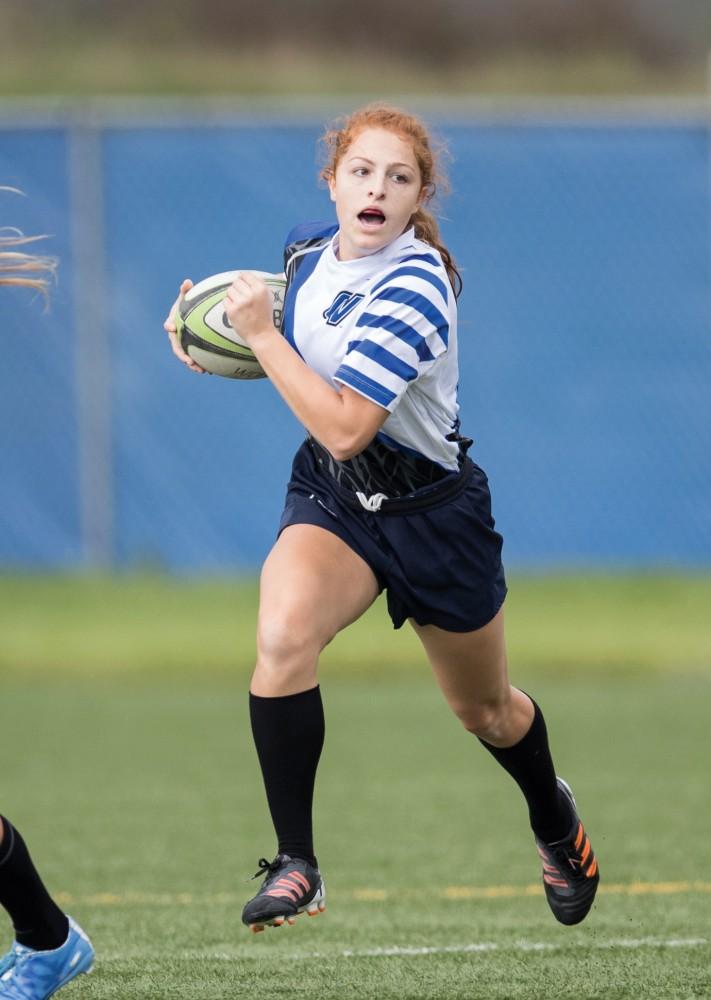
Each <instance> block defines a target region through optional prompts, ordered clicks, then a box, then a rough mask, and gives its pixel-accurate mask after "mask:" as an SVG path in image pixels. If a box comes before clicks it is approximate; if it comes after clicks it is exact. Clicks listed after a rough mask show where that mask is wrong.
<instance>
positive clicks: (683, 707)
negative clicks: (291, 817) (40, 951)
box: [2, 673, 711, 1000]
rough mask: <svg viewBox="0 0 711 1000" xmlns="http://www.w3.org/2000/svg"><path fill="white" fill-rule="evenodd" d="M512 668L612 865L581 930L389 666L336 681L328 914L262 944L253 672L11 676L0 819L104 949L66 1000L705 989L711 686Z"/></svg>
mask: <svg viewBox="0 0 711 1000" xmlns="http://www.w3.org/2000/svg"><path fill="white" fill-rule="evenodd" d="M526 682H527V684H528V687H529V689H530V690H531V691H532V693H534V694H535V695H536V697H537V698H538V700H539V701H540V702H541V704H542V705H543V706H544V708H545V711H546V715H547V719H548V723H549V728H550V730H551V733H552V741H553V748H554V753H555V756H556V759H557V761H558V766H559V768H560V770H561V771H562V773H564V774H565V775H566V776H568V777H569V778H570V780H571V781H572V782H573V784H574V786H575V788H576V790H577V794H578V798H579V801H580V803H581V807H582V812H583V815H584V818H585V821H586V824H587V826H588V828H589V830H590V832H591V834H592V837H593V840H594V843H595V848H596V851H597V852H598V855H599V858H600V861H601V869H602V873H603V883H602V889H601V892H600V894H599V897H598V900H597V902H596V905H595V908H594V910H593V912H592V913H591V915H590V916H589V918H588V920H587V921H586V922H585V924H583V925H581V926H580V927H577V928H563V927H561V926H560V925H558V924H556V923H555V921H554V920H553V919H552V917H551V916H550V914H549V912H548V910H547V907H546V904H545V902H544V900H543V896H542V891H539V890H529V887H531V886H533V885H535V883H536V882H537V881H538V877H539V871H538V862H537V858H536V854H535V851H534V849H533V845H532V842H531V838H530V834H529V832H528V831H527V826H526V820H525V813H524V808H523V805H522V802H521V801H520V797H519V794H518V792H517V790H516V789H515V787H514V786H513V783H512V782H511V781H510V780H508V779H507V778H506V776H505V775H503V774H502V773H501V772H500V771H499V769H498V768H497V766H496V764H495V763H494V761H493V760H492V759H491V758H490V757H489V756H488V755H487V754H485V753H484V752H483V751H482V750H481V749H480V748H479V747H478V745H477V744H476V741H474V740H473V739H472V738H471V737H469V736H467V734H466V733H464V732H463V731H461V730H460V729H459V727H458V725H457V724H456V723H455V722H454V720H453V719H452V718H451V717H450V715H449V713H448V712H447V710H446V708H445V706H444V704H443V702H442V699H441V698H440V697H439V695H438V694H437V692H436V690H435V689H434V686H433V684H432V683H431V682H430V680H429V679H428V678H426V677H425V676H418V675H417V674H416V673H413V674H412V675H411V676H410V675H405V674H404V673H403V674H399V675H398V674H391V675H389V676H388V675H385V676H382V677H377V676H375V675H374V676H373V677H371V678H367V677H361V678H359V677H354V676H331V677H329V678H328V679H327V680H326V681H325V682H324V684H323V688H324V699H325V704H326V711H327V720H328V721H327V730H328V732H327V744H326V749H325V752H324V757H323V759H322V764H321V768H320V775H319V785H318V793H317V805H316V828H317V832H318V850H319V857H320V861H321V865H322V868H323V870H324V872H325V874H326V878H327V887H328V894H329V895H328V909H327V912H326V914H325V915H324V916H323V917H319V918H318V919H315V920H309V919H307V918H306V917H302V918H300V920H299V921H297V924H296V926H295V927H293V928H282V929H280V930H269V931H267V932H266V933H264V934H262V935H259V936H257V937H254V936H252V935H249V934H248V933H247V932H246V930H245V929H244V928H243V927H241V925H240V923H239V913H240V908H241V905H242V903H243V901H244V900H245V899H246V898H247V897H248V896H249V895H250V894H251V893H252V890H253V888H254V885H255V883H252V884H250V885H246V884H245V883H244V879H245V878H246V877H247V876H248V875H250V874H251V873H252V872H253V871H254V870H255V869H256V859H257V857H259V856H260V854H269V853H270V852H271V851H272V849H273V843H272V836H271V833H270V827H269V822H268V817H267V814H266V809H265V806H264V803H263V795H262V790H261V786H260V781H259V777H258V773H257V767H256V762H255V758H254V751H253V749H252V747H251V741H250V736H249V731H248V722H247V712H246V699H245V696H244V690H243V687H244V685H243V683H242V682H241V681H239V680H235V681H230V680H228V679H226V678H221V677H219V676H214V675H213V676H207V677H206V678H205V679H203V680H200V679H199V678H197V677H195V678H192V679H190V678H187V677H183V678H182V679H177V680H173V681H171V682H170V683H168V682H167V681H162V682H161V681H160V680H158V679H153V680H151V681H145V680H141V679H139V678H138V677H136V676H135V675H134V676H132V677H124V678H119V677H112V678H108V679H103V680H87V679H78V678H76V677H75V678H73V679H54V680H48V679H46V678H45V679H42V680H40V679H38V678H35V679H34V680H33V679H28V678H24V679H23V678H20V677H18V676H15V677H12V678H6V681H5V684H4V690H3V730H4V732H3V747H4V761H5V767H4V769H3V770H4V773H3V795H2V809H3V811H5V812H6V813H7V814H8V815H9V816H10V817H11V818H13V819H14V821H15V822H16V824H17V825H18V827H19V828H20V829H21V830H22V831H23V832H24V834H25V836H26V838H27V839H28V841H29V843H30V845H31V848H32V850H33V852H34V855H35V857H36V859H37V861H38V863H39V865H40V867H41V869H42V871H43V873H44V875H45V877H46V880H47V882H48V883H49V885H50V887H51V889H52V890H53V891H54V892H55V893H56V894H57V895H58V896H59V898H60V900H61V901H62V903H63V904H64V905H65V906H66V908H67V909H68V910H69V912H71V913H72V914H73V915H74V916H76V917H77V918H78V919H79V920H80V921H81V922H82V924H83V925H84V926H85V927H86V928H87V929H88V930H89V932H90V933H91V935H92V937H93V939H94V942H95V945H96V947H97V951H98V962H97V968H96V971H95V973H94V974H93V975H92V976H90V977H86V978H82V980H81V981H80V982H78V983H77V984H76V985H74V986H72V987H71V992H70V991H69V990H68V991H67V996H73V997H75V998H76V1000H81V998H87V1000H88V998H92V1000H99V998H102V1000H103V998H119V997H120V998H122V1000H123V998H142V1000H143V998H145V1000H149V998H150V1000H153V998H155V1000H158V998H186V1000H187V998H190V1000H198V998H199V1000H202V998H205V1000H218V998H228V997H254V998H255V1000H257V998H259V1000H272V998H274V1000H276V998H286V997H301V996H304V997H309V998H311V1000H322V998H324V1000H325V998H329V1000H341V998H342V1000H351V998H352V1000H373V998H383V1000H386V998H387V1000H389V998H392V1000H395V998H403V997H404V998H422V1000H433V998H441V1000H453V998H462V1000H464V998H467V1000H475V998H482V1000H483V998H487V1000H489V998H507V1000H509V998H516V1000H522V998H526V1000H534V998H535V1000H539V998H543V997H545V998H555V997H566V998H571V1000H572V998H574V1000H583V998H593V997H595V998H600V1000H602V998H605V1000H610V998H639V997H644V998H660V1000H661V998H664V1000H670V998H690V997H702V996H708V995H709V989H710V988H711V977H710V974H709V959H710V958H711V954H710V949H709V944H708V938H709V934H708V906H709V890H710V889H711V883H710V882H709V880H708V876H707V873H708V870H709V861H710V860H711V858H710V856H709V855H710V849H709V846H708V837H707V826H708V814H707V813H704V810H705V809H707V784H708V774H707V760H706V756H707V755H706V754H705V753H704V752H702V748H703V747H704V746H706V745H707V742H708V736H707V734H708V718H707V716H708V697H709V694H710V693H711V691H710V690H709V688H710V687H711V683H710V679H709V677H708V676H700V675H697V676H687V675H685V674H683V673H677V674H675V675H670V676H659V675H657V676H654V675H652V676H650V677H649V678H647V679H645V680H640V679H638V678H635V677H631V676H626V677H618V678H613V677H606V678H604V680H600V679H598V678H596V677H591V676H589V675H585V674H577V675H576V674H573V675H571V676H570V677H569V678H568V679H567V680H566V681H565V682H564V683H563V682H562V681H560V680H557V679H554V678H550V677H548V678H541V677H538V678H536V677H535V676H534V675H531V676H528V677H526ZM634 883H642V884H643V887H646V889H647V891H646V892H644V893H642V892H640V891H639V888H638V891H637V892H634V891H632V890H633V886H634ZM659 883H676V885H674V886H667V890H668V891H666V892H664V891H662V889H663V887H662V886H660V885H659ZM679 883H689V884H688V885H683V884H681V885H680V884H679ZM492 887H493V888H496V887H499V888H498V894H493V893H490V894H489V895H487V893H486V892H484V891H483V890H486V889H487V888H489V889H491V888H492ZM501 887H504V888H505V889H506V888H507V889H508V893H509V895H506V894H505V893H503V892H502V888H501ZM477 890H478V891H477ZM8 937H9V934H8ZM699 939H701V940H702V941H705V943H701V944H699V943H698V941H699ZM674 941H676V942H686V943H681V944H680V943H677V944H671V943H668V942H674ZM693 941H695V942H697V943H691V942H693ZM467 947H469V948H470V949H474V948H478V949H479V950H470V951H468V952H467V951H466V950H462V949H466V948H467ZM377 949H385V950H386V951H387V950H388V949H391V950H392V949H396V950H397V949H401V950H403V949H404V950H405V951H407V950H408V949H432V950H431V951H429V952H427V953H421V954H412V953H410V954H407V953H405V954H397V953H391V954H389V955H388V954H380V955H377V954H372V952H373V951H374V950H377ZM438 949H441V951H438ZM445 949H459V950H450V951H446V950H445ZM348 952H350V954H347V953H348ZM369 953H370V954H369ZM316 956H317V957H316Z"/></svg>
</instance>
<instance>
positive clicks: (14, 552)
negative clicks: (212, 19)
mask: <svg viewBox="0 0 711 1000" xmlns="http://www.w3.org/2000/svg"><path fill="white" fill-rule="evenodd" d="M0 185H5V186H12V187H15V188H18V189H20V190H22V191H23V192H24V196H23V197H20V196H17V195H14V194H11V193H10V192H0V211H1V215H0V226H3V227H5V226H7V227H15V228H18V229H21V230H22V231H23V232H25V233H26V234H27V235H39V234H43V233H46V234H49V235H51V237H52V238H51V239H50V240H47V241H44V242H42V243H38V244H36V245H35V248H36V250H37V251H38V252H41V253H51V254H53V255H56V256H58V257H60V258H61V260H62V267H61V270H60V272H59V276H58V283H57V286H56V288H54V289H53V292H52V302H51V307H50V308H49V309H48V310H47V311H45V310H44V306H43V303H42V300H41V296H39V295H37V294H36V293H33V292H28V291H27V290H25V289H19V288H2V289H0V317H1V324H0V325H1V327H2V329H1V331H0V335H1V337H2V363H1V364H0V440H1V441H2V446H1V447H0V452H1V454H2V474H1V475H0V566H2V565H6V566H24V567H29V566H32V567H45V566H51V567H64V566H71V565H74V564H76V563H78V562H79V561H81V558H82V538H81V526H80V522H81V516H80V497H79V485H78V457H77V448H78V442H77V431H76V408H75V402H76V400H75V391H74V379H75V368H74V365H75V357H74V338H73V312H72V231H71V225H72V216H71V212H70V204H69V191H68V177H67V137H66V133H65V131H64V130H63V129H59V128H49V129H41V130H38V129H5V130H3V129H0ZM28 249H29V248H28Z"/></svg>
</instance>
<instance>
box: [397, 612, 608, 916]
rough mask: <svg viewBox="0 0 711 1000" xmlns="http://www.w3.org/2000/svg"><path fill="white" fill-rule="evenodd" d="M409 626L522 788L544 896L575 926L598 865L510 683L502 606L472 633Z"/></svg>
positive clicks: (538, 717) (536, 715)
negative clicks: (539, 861)
mask: <svg viewBox="0 0 711 1000" xmlns="http://www.w3.org/2000/svg"><path fill="white" fill-rule="evenodd" d="M413 627H414V629H415V631H416V633H417V635H418V636H419V638H420V640H421V641H422V644H423V646H424V647H425V650H426V652H427V655H428V657H429V660H430V662H431V664H432V668H433V670H434V673H435V676H436V678H437V681H438V683H439V686H440V688H441V689H442V692H443V694H444V696H445V698H446V699H447V702H448V704H449V706H450V707H451V709H452V710H453V711H454V713H455V714H456V715H457V717H458V718H459V719H460V720H461V722H462V724H463V725H464V727H465V728H466V729H467V730H468V731H469V732H471V733H473V734H474V735H475V736H477V737H478V738H479V741H480V742H481V743H482V745H483V746H484V747H486V749H487V750H488V751H489V752H490V753H491V754H492V756H493V757H495V759H496V760H497V761H498V762H499V764H501V766H502V767H503V768H505V770H506V771H508V773H509V774H510V775H511V776H512V777H513V778H514V780H515V781H516V782H517V784H518V785H519V787H520V789H521V791H522V792H523V794H524V797H525V799H526V803H527V805H528V810H529V818H530V823H531V827H532V829H533V832H534V834H535V837H536V842H537V845H538V848H539V852H540V853H541V855H542V857H543V862H544V883H545V888H546V895H547V897H548V901H549V903H550V905H551V908H552V909H553V912H554V914H555V915H556V917H557V919H559V920H561V921H562V922H563V923H577V922H578V921H579V920H582V919H583V917H584V916H585V914H586V913H587V912H588V910H589V908H590V906H591V905H592V900H593V898H594V895H595V889H596V887H597V882H598V872H597V863H596V862H595V859H594V855H593V853H592V850H591V848H590V844H589V841H588V839H587V837H586V836H585V834H584V831H583V829H582V825H581V824H580V821H579V820H578V817H577V813H576V811H575V802H574V800H573V798H572V794H571V793H570V790H569V789H568V787H567V785H565V783H564V782H561V780H560V779H558V778H557V777H556V773H555V768H554V766H553V761H552V758H551V752H550V748H549V745H548V735H547V731H546V724H545V721H544V718H543V714H542V713H541V710H540V708H539V707H538V705H536V704H535V702H534V701H533V700H532V699H531V698H530V697H529V696H528V695H526V694H524V692H523V691H519V690H518V689H517V688H514V687H512V686H511V684H510V683H509V679H508V669H507V660H506V644H505V640H504V615H503V609H502V610H501V611H499V613H498V614H497V615H496V616H495V617H494V618H493V619H492V620H491V621H490V622H489V623H488V624H487V625H485V626H484V627H483V628H480V629H477V630H476V631H474V632H465V633H456V632H446V631H444V630H442V629H439V628H436V627H435V626H433V625H426V626H420V625H417V624H416V623H413ZM561 845H562V846H561ZM561 867H562V872H561ZM571 873H572V875H573V876H574V879H573V881H571V878H570V875H571ZM578 875H579V876H580V878H578Z"/></svg>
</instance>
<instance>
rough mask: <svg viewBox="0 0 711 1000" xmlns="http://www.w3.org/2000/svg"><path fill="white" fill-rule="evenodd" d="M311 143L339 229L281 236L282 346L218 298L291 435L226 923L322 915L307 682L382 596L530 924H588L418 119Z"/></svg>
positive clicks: (262, 618) (588, 863) (378, 122)
mask: <svg viewBox="0 0 711 1000" xmlns="http://www.w3.org/2000/svg"><path fill="white" fill-rule="evenodd" d="M325 141H326V147H327V149H328V153H329V156H328V162H327V164H326V166H325V168H324V170H323V173H322V177H323V179H324V180H325V181H326V182H327V184H328V188H329V191H330V195H331V199H332V201H334V202H335V208H336V216H337V223H336V224H333V225H329V224H321V223H316V224H309V225H301V226H298V227H297V228H296V229H295V230H293V231H292V233H291V234H290V235H289V237H288V239H287V244H286V252H285V271H286V277H287V292H286V298H285V308H284V321H283V329H282V330H281V331H280V330H277V329H275V328H274V326H273V325H272V311H271V305H270V297H269V293H268V290H267V288H266V286H265V284H264V283H263V281H261V280H260V279H259V278H257V277H256V276H254V275H251V274H249V273H242V274H240V275H239V276H238V278H237V279H236V281H235V282H234V284H233V285H232V286H231V288H230V289H229V291H228V293H227V297H226V299H225V309H226V312H227V316H228V318H229V320H230V322H231V324H232V326H233V327H234V329H235V330H236V331H238V332H239V334H240V335H241V336H242V337H244V339H245V340H246V341H247V342H248V343H249V345H250V347H251V348H252V350H253V351H254V353H255V354H256V356H257V358H258V359H259V361H260V364H261V365H262V367H263V368H264V370H265V372H266V373H267V375H268V376H269V378H270V379H271V381H272V384H273V385H274V387H275V388H276V389H277V391H278V392H279V393H280V394H281V396H282V397H283V399H284V400H285V402H286V403H287V405H288V406H289V407H290V408H291V410H292V412H293V413H294V415H295V416H296V418H297V419H298V420H299V421H300V422H301V423H302V424H303V425H304V427H305V429H306V432H307V438H306V440H305V441H304V443H303V445H302V446H301V447H300V449H299V450H298V452H297V454H296V457H295V459H294V464H293V469H292V475H291V481H290V482H289V486H288V491H287V497H286V504H285V508H284V512H283V515H282V519H281V524H280V529H279V535H278V539H277V541H276V543H275V545H274V547H273V549H272V551H271V552H270V554H269V556H268V558H267V560H266V562H265V564H264V567H263V570H262V576H261V587H260V608H259V619H258V630H257V663H256V668H255V671H254V676H253V678H252V684H251V690H250V714H251V721H252V730H253V734H254V740H255V744H256V748H257V754H258V757H259V761H260V765H261V769H262V773H263V777H264V783H265V787H266V794H267V800H268V803H269V808H270V811H271V816H272V820H273V822H274V827H275V830H276V835H277V840H278V852H277V855H276V857H275V858H274V860H273V861H271V862H269V861H267V860H266V859H262V860H261V861H260V872H258V873H257V874H258V875H260V874H262V873H263V874H264V876H265V877H264V879H263V882H262V885H261V888H260V889H259V892H258V893H257V894H256V896H254V898H253V899H251V900H250V901H249V902H248V903H247V905H246V906H245V908H244V912H243V915H242V919H243V921H244V922H245V923H246V924H247V925H248V926H250V927H251V928H252V930H254V931H259V930H262V929H263V928H264V926H265V925H272V926H280V925H281V924H283V923H284V922H285V921H286V922H288V923H292V922H293V920H294V917H295V916H296V915H297V914H298V913H301V912H304V911H306V912H308V913H312V914H313V913H317V912H318V911H319V910H320V909H323V907H324V896H325V893H324V882H323V878H322V876H321V873H320V872H319V869H318V865H317V861H316V856H315V853H314V847H313V837H312V823H311V806H312V798H313V789H314V780H315V776H316V768H317V765H318V761H319V757H320V754H321V748H322V745H323V738H324V717H323V708H322V704H321V695H320V691H319V687H318V683H317V664H318V659H319V654H320V652H321V650H322V649H323V648H324V647H325V646H326V644H327V643H328V642H330V640H331V639H332V638H333V637H334V636H335V635H336V633H337V632H339V631H340V630H341V629H343V628H345V627H346V626H347V625H349V624H350V623H351V622H353V621H355V620H356V619H357V618H359V617H360V615H362V614H363V612H364V611H365V610H366V609H367V608H368V607H369V606H370V605H371V604H372V603H373V601H374V600H375V598H376V597H377V596H378V594H379V593H380V592H381V591H382V590H385V591H386V593H387V603H388V611H389V613H390V616H391V618H392V621H393V624H394V626H395V628H399V627H400V626H401V625H402V624H403V623H404V622H405V621H409V623H410V624H411V626H412V628H413V629H414V630H415V632H416V633H417V635H418V637H419V639H420V640H421V642H422V645H423V646H424V649H425V652H426V654H427V656H428V658H429V660H430V662H431V664H432V668H433V670H434V673H435V676H436V678H437V681H438V683H439V685H440V687H441V688H442V691H443V693H444V695H445V698H446V700H447V702H448V703H449V705H450V707H451V709H452V711H453V712H454V713H455V715H456V716H457V717H458V718H459V719H460V721H461V722H462V723H463V725H464V726H465V727H466V729H467V730H469V732H471V733H473V734H474V735H475V736H477V737H478V739H479V740H480V742H481V743H482V745H483V746H484V747H485V748H486V749H487V750H488V751H489V752H490V753H491V754H492V755H493V756H494V757H495V758H496V760H497V761H498V762H499V763H500V764H501V766H502V767H503V768H504V769H505V770H506V771H508V773H509V774H510V775H511V776H512V777H513V779H514V780H515V781H516V782H517V783H518V785H519V787H520V789H521V791H522V793H523V795H524V797H525V799H526V802H527V805H528V810H529V816H530V823H531V827H532V829H533V832H534V836H535V842H536V845H537V848H538V852H539V854H540V856H541V859H542V861H543V883H544V888H545V892H546V896H547V899H548V902H549V904H550V907H551V909H552V911H553V913H554V915H555V916H556V918H557V919H558V920H559V921H561V922H562V923H564V924H575V923H578V922H579V921H580V920H582V919H583V918H584V917H585V915H586V914H587V913H588V911H589V909H590V907H591V905H592V902H593V899H594V896H595V892H596V889H597V884H598V879H599V875H598V869H597V862H596V860H595V857H594V854H593V852H592V849H591V847H590V841H589V839H588V837H587V835H586V834H585V831H584V829H583V826H582V824H581V822H580V820H579V818H578V815H577V811H576V806H575V801H574V799H573V796H572V793H571V791H570V789H569V787H568V785H567V784H566V783H565V782H564V781H563V780H562V779H561V778H557V777H556V773H555V769H554V767H553V761H552V760H551V754H550V750H549V746H548V739H547V734H546V726H545V722H544V719H543V715H542V713H541V710H540V708H539V707H538V706H537V705H536V704H535V702H534V701H533V700H532V699H531V698H530V697H529V696H528V695H526V694H524V693H523V692H522V691H520V690H518V689H517V688H515V687H512V686H511V684H510V683H509V679H508V674H507V663H506V648H505V643H504V615H503V610H502V606H503V603H504V598H505V595H506V584H505V581H504V573H503V569H502V565H501V545H502V539H501V536H500V535H499V534H498V533H497V532H496V531H495V529H494V520H493V518H492V516H491V506H490V496H489V489H488V484H487V479H486V476H485V475H484V473H483V472H482V470H481V469H480V468H479V467H478V466H477V465H475V464H474V463H473V462H472V461H471V459H470V458H469V457H468V456H467V449H468V448H469V446H470V445H471V441H470V440H469V439H467V438H465V437H463V436H462V435H461V434H460V433H459V407H458V402H457V383H458V367H457V302H456V299H457V294H458V293H459V291H460V290H461V280H460V276H459V273H458V271H457V268H456V266H455V264H454V261H453V259H452V256H451V254H450V253H449V251H448V250H447V248H446V247H445V246H443V244H442V241H441V239H440V236H439V232H438V227H437V223H436V221H435V219H434V217H433V215H432V214H431V213H430V212H429V211H428V210H427V204H428V202H429V201H430V200H431V198H432V197H433V195H434V193H435V188H436V184H437V183H438V180H439V178H438V175H437V166H436V163H435V157H434V155H433V151H432V147H431V143H430V140H429V137H428V134H427V131H426V129H425V128H424V126H423V124H422V123H421V122H420V121H419V120H418V119H417V118H414V117H413V116H411V115H408V114H405V113H403V112H401V111H399V110H398V109H395V108H391V107H388V106H384V105H370V106H368V107H366V108H364V109H362V110H360V111H357V112H355V113H354V114H353V115H351V116H350V118H348V119H347V120H346V121H345V122H344V124H343V125H342V126H341V127H339V128H336V129H334V130H331V131H329V132H328V133H327V134H326V136H325ZM189 287H190V282H184V283H183V285H182V287H181V294H184V293H185V291H186V290H187V289H188V288H189ZM174 308H175V307H174ZM172 315H173V312H172V311H171V316H172ZM165 325H166V329H167V331H168V333H169V335H170V338H171V342H172V347H173V350H174V352H175V353H176V355H177V356H178V357H179V358H180V359H181V360H182V361H183V362H184V363H185V364H187V365H188V366H189V367H190V368H192V369H193V370H197V371H199V370H200V368H199V366H197V365H196V364H195V363H194V362H192V361H191V359H190V358H188V357H187V356H186V355H185V354H184V353H183V351H182V350H181V348H180V346H179V344H178V343H177V341H176V337H175V326H174V323H173V322H172V319H170V318H169V319H168V320H167V321H166V324H165ZM255 877H256V876H255Z"/></svg>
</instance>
